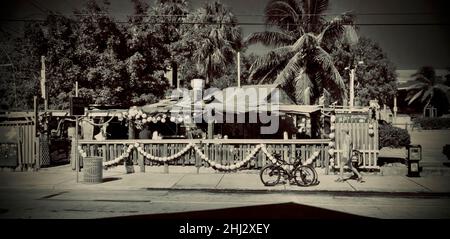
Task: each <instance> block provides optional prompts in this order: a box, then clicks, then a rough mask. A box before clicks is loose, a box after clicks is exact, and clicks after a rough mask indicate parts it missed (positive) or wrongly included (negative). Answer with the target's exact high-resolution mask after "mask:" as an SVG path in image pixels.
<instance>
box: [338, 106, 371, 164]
mask: <svg viewBox="0 0 450 239" xmlns="http://www.w3.org/2000/svg"><path fill="white" fill-rule="evenodd" d="M335 127H336V133H335V134H336V136H335V137H336V159H337V160H336V161H337V162H336V163H335V165H334V166H335V167H339V163H340V158H341V157H342V142H343V137H344V134H345V133H344V130H346V129H348V130H349V133H350V135H351V137H352V141H353V145H354V148H355V149H357V150H359V151H361V152H362V157H363V165H362V166H361V168H365V169H379V167H378V166H377V160H378V152H379V150H378V122H377V120H376V119H372V118H371V117H370V116H369V114H367V113H363V112H360V113H355V112H352V113H337V114H336V123H335Z"/></svg>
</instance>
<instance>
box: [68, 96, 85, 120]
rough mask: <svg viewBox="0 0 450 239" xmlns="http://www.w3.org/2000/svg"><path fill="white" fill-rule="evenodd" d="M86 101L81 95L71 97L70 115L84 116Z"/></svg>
mask: <svg viewBox="0 0 450 239" xmlns="http://www.w3.org/2000/svg"><path fill="white" fill-rule="evenodd" d="M84 107H85V102H84V99H83V98H81V97H70V115H72V116H82V115H84Z"/></svg>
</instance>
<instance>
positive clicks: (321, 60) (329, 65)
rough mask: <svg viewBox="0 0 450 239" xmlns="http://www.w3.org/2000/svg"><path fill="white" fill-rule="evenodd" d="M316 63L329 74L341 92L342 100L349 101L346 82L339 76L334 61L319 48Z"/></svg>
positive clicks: (315, 58) (315, 56) (315, 57)
mask: <svg viewBox="0 0 450 239" xmlns="http://www.w3.org/2000/svg"><path fill="white" fill-rule="evenodd" d="M314 62H316V63H317V64H319V65H320V66H321V68H322V69H323V70H324V71H325V72H327V73H328V76H329V79H330V80H331V82H333V83H334V84H336V86H337V87H339V89H340V90H341V94H342V98H343V99H344V100H345V99H347V91H346V89H345V84H344V81H343V79H342V77H341V74H339V71H338V70H337V68H336V67H335V66H334V63H333V59H332V57H331V56H330V54H328V53H327V52H326V51H325V50H324V49H323V48H321V47H317V48H316V53H315V55H314Z"/></svg>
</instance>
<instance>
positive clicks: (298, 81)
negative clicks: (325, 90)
mask: <svg viewBox="0 0 450 239" xmlns="http://www.w3.org/2000/svg"><path fill="white" fill-rule="evenodd" d="M294 84H295V92H294V93H295V98H296V100H297V103H301V104H310V103H311V102H310V101H311V97H314V95H313V91H312V88H313V87H314V86H313V83H312V82H311V79H310V78H309V76H308V74H306V69H302V70H301V71H300V73H299V74H298V75H297V76H296V77H295V79H294Z"/></svg>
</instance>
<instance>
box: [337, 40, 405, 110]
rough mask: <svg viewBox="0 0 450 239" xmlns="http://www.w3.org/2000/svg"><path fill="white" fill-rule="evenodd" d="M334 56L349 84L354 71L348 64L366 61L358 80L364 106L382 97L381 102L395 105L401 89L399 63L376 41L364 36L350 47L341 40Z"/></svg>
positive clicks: (360, 67) (356, 83)
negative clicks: (348, 68) (397, 64)
mask: <svg viewBox="0 0 450 239" xmlns="http://www.w3.org/2000/svg"><path fill="white" fill-rule="evenodd" d="M331 55H332V57H333V59H334V65H335V66H336V68H337V69H338V71H339V72H340V74H341V75H342V76H343V79H344V83H345V84H346V85H348V84H349V81H350V80H349V78H350V76H349V73H350V72H349V70H347V69H346V67H349V66H354V65H355V64H358V62H359V61H362V62H363V64H361V65H358V67H357V69H356V79H355V95H356V96H355V98H356V99H357V100H359V101H360V103H361V105H368V104H369V100H373V99H378V101H379V102H380V103H381V104H386V105H391V106H392V104H393V97H394V96H395V94H396V92H397V84H396V78H397V76H396V73H395V66H394V64H393V63H392V62H391V61H390V60H389V59H388V57H387V55H386V54H385V53H384V52H383V50H382V49H381V47H380V46H379V45H378V44H377V43H376V42H374V41H372V40H371V39H369V38H366V37H361V38H360V39H359V41H358V43H357V44H356V45H353V46H349V45H348V44H346V43H345V42H341V41H340V42H338V43H337V45H336V47H334V48H333V51H332V54H331Z"/></svg>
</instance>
